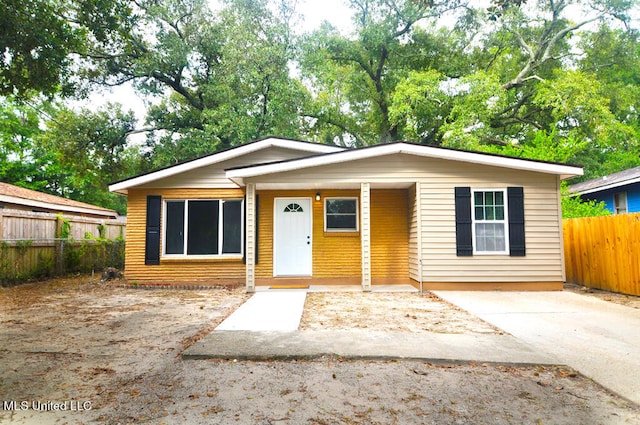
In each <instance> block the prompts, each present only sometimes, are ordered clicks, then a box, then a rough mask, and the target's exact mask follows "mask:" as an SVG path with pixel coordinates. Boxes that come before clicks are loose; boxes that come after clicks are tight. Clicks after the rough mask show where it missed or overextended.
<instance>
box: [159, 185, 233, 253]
mask: <svg viewBox="0 0 640 425" xmlns="http://www.w3.org/2000/svg"><path fill="white" fill-rule="evenodd" d="M205 202H217V211H215V208H214V209H213V210H212V211H214V212H215V213H216V214H217V224H216V228H215V233H216V235H217V241H214V242H213V243H207V242H208V241H207V239H206V237H204V238H203V236H206V235H207V232H206V229H200V228H199V229H192V235H193V237H195V238H197V237H200V238H201V240H200V241H199V242H200V244H202V243H203V242H204V243H205V244H206V245H207V246H206V247H202V246H200V247H194V245H197V243H196V242H195V241H194V240H192V242H193V244H191V245H190V241H189V219H190V214H189V211H190V206H191V205H195V203H205ZM231 202H233V203H234V204H236V205H237V206H239V210H240V211H239V216H237V215H236V217H235V220H233V222H235V223H237V224H236V225H238V224H239V229H237V227H236V229H235V231H232V234H233V235H232V236H231V235H225V233H226V232H225V222H226V223H230V222H231V220H229V221H227V220H225V204H227V203H228V205H232V204H231ZM169 204H174V205H175V207H177V209H176V210H175V211H173V213H172V214H169ZM237 206H236V208H237ZM194 208H195V207H194ZM170 215H172V217H171V218H170V217H169V216H170ZM162 217H163V219H162V232H161V236H162V258H167V259H171V258H173V259H175V258H182V259H201V258H204V259H207V258H242V256H243V255H244V232H245V230H244V200H243V199H241V198H239V199H236V198H229V199H227V198H224V199H163V202H162ZM228 218H230V217H228ZM170 219H172V220H175V221H173V222H172V223H169V220H170ZM238 220H239V222H238ZM170 227H171V229H170ZM232 229H233V227H231V228H228V229H227V231H231V230H232ZM238 230H239V231H238ZM169 231H171V233H173V240H172V241H171V242H169V241H168V240H169V238H170V235H169ZM225 237H228V238H229V239H228V240H225ZM231 237H233V239H231ZM225 242H229V243H230V245H231V247H230V246H229V245H227V244H225ZM168 245H171V249H170V250H171V251H172V252H171V253H167V250H168V247H167V246H168ZM190 249H191V250H193V251H196V252H194V253H190V252H189V250H190ZM225 250H232V251H234V252H225ZM180 251H181V252H180ZM198 251H212V253H203V252H198ZM235 251H237V252H235Z"/></svg>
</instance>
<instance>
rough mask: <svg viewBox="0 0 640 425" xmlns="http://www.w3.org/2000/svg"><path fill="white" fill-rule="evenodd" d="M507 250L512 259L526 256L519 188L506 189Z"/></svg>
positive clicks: (522, 202)
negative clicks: (507, 211) (507, 218)
mask: <svg viewBox="0 0 640 425" xmlns="http://www.w3.org/2000/svg"><path fill="white" fill-rule="evenodd" d="M507 199H508V203H509V204H508V205H509V249H510V253H509V255H511V256H512V257H524V256H525V255H526V247H525V237H524V191H523V189H522V188H521V187H508V188H507Z"/></svg>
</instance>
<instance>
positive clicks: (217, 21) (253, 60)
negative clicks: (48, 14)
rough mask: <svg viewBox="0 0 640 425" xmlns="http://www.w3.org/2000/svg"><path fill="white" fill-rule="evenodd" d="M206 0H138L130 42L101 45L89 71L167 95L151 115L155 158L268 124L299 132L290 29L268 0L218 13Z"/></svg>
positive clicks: (236, 0)
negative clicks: (112, 46)
mask: <svg viewBox="0 0 640 425" xmlns="http://www.w3.org/2000/svg"><path fill="white" fill-rule="evenodd" d="M207 4H208V3H207V2H206V1H205V0H187V1H182V0H162V1H156V0H145V1H141V2H138V7H139V9H138V10H137V13H138V16H139V22H140V27H139V29H137V30H134V31H132V32H131V34H130V36H129V39H128V40H127V42H126V44H122V45H118V46H116V48H115V49H98V50H96V51H94V52H92V58H93V60H94V61H95V63H96V64H98V65H99V66H98V67H97V68H93V69H91V72H89V73H88V76H89V77H90V78H92V79H93V80H94V81H96V82H98V83H101V84H107V85H117V84H122V83H123V82H125V81H133V82H134V84H135V85H136V87H137V88H138V89H139V90H141V91H142V92H143V93H147V94H153V95H157V96H161V97H162V101H161V102H160V103H158V104H157V105H155V106H153V107H152V108H151V109H150V112H149V116H148V123H147V124H148V126H149V130H152V132H151V133H150V137H149V142H148V143H149V148H150V149H151V152H152V153H151V155H152V156H153V161H152V162H153V163H154V164H155V165H166V164H168V163H174V162H176V161H180V160H184V159H188V158H192V157H194V156H198V155H201V154H205V153H210V152H212V151H213V150H215V149H220V148H224V147H229V146H233V145H236V144H240V143H244V142H246V141H247V140H250V139H254V138H258V137H261V136H265V135H269V134H280V135H284V136H295V135H297V134H298V132H299V128H300V126H301V120H300V118H299V109H300V106H299V105H300V103H301V102H303V101H304V94H305V90H304V89H303V88H302V86H301V85H300V84H299V83H297V82H296V81H295V80H294V79H292V78H291V76H290V75H289V61H290V60H291V58H292V47H291V46H292V43H293V41H292V39H291V34H290V29H289V26H288V25H287V23H286V21H285V20H286V19H287V17H288V15H287V9H286V8H284V9H283V13H277V12H274V11H272V9H271V8H270V7H269V4H268V2H266V1H264V0H263V1H245V0H233V1H231V0H230V1H228V2H227V3H225V5H224V7H223V9H222V10H221V11H220V12H219V13H218V14H217V15H213V14H212V13H211V12H210V11H209V9H208V7H207Z"/></svg>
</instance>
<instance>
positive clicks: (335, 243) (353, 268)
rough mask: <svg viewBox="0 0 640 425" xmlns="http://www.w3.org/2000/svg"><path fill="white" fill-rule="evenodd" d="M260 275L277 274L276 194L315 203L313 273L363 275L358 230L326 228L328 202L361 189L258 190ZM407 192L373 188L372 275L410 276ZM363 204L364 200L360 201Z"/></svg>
mask: <svg viewBox="0 0 640 425" xmlns="http://www.w3.org/2000/svg"><path fill="white" fill-rule="evenodd" d="M257 193H258V196H259V199H260V201H259V212H258V222H259V225H258V264H257V265H256V276H257V277H258V278H271V277H273V213H274V210H273V206H274V199H275V198H295V197H306V198H311V199H312V204H313V219H312V220H313V277H314V278H340V277H360V276H361V264H360V262H361V253H360V249H361V247H360V233H359V232H345V233H342V232H335V233H334V232H325V231H324V200H325V198H331V197H355V198H358V199H359V197H360V191H359V190H322V191H320V193H321V196H322V200H321V201H316V200H315V193H316V192H315V191H258V192H257ZM407 196H408V195H407V191H406V190H372V191H371V198H372V210H371V223H372V224H371V226H372V241H371V243H372V267H373V268H372V276H373V277H380V278H398V279H408V276H409V261H408V255H409V228H408V226H409V225H408V220H409V219H408V199H407ZM358 202H359V201H358Z"/></svg>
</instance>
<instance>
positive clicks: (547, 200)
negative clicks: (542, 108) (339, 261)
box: [259, 154, 563, 283]
mask: <svg viewBox="0 0 640 425" xmlns="http://www.w3.org/2000/svg"><path fill="white" fill-rule="evenodd" d="M259 181H260V182H262V183H288V182H290V183H291V184H309V185H332V184H335V185H349V184H351V185H356V184H359V182H362V181H366V182H369V183H371V187H372V190H375V189H376V186H378V187H383V186H385V185H387V186H388V185H390V184H391V185H396V186H402V185H405V187H407V188H411V186H413V185H414V184H415V182H417V181H418V182H420V186H421V191H420V193H418V194H417V201H418V202H419V203H420V211H421V217H420V221H421V223H422V228H421V229H420V230H421V233H420V235H419V237H418V235H417V234H413V235H412V236H411V237H410V238H408V240H407V245H410V243H411V244H413V245H412V249H411V257H410V258H409V264H411V270H412V272H411V276H412V278H414V276H416V269H417V268H418V261H419V259H418V258H415V255H417V252H418V251H419V250H418V249H417V246H416V245H415V244H416V243H417V240H418V239H421V248H422V262H423V266H422V269H423V273H422V277H423V280H424V282H435V283H438V282H455V283H476V282H477V283H487V282H489V283H494V282H497V283H500V282H528V283H537V282H554V283H557V282H561V281H562V280H563V265H562V251H561V250H562V240H561V217H560V214H559V210H558V197H559V188H558V179H557V176H555V175H550V174H542V173H536V172H532V171H520V170H513V169H508V168H500V167H492V166H486V165H477V164H472V163H464V162H455V161H444V160H440V159H433V158H420V157H416V156H412V155H404V154H396V155H389V156H385V157H377V158H372V159H364V160H359V161H352V162H350V163H349V164H348V166H345V164H333V165H328V166H320V167H315V168H308V169H305V170H304V172H296V171H291V172H283V173H278V174H273V175H268V176H262V177H260V179H259ZM456 186H469V187H471V188H472V189H492V188H506V187H508V186H522V187H523V188H524V203H525V235H526V249H527V255H526V256H525V257H510V256H508V255H475V256H473V257H457V256H456V238H455V204H454V187H456ZM417 209H418V206H417V205H413V208H412V209H411V220H410V221H409V223H413V222H414V221H416V218H415V217H414V215H415V211H417ZM407 216H408V217H409V212H407ZM372 229H373V232H375V228H374V227H372ZM409 229H410V227H409ZM407 233H408V234H409V233H410V230H408V232H407ZM407 256H408V257H409V252H407ZM407 273H408V271H407ZM416 277H417V276H416Z"/></svg>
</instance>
